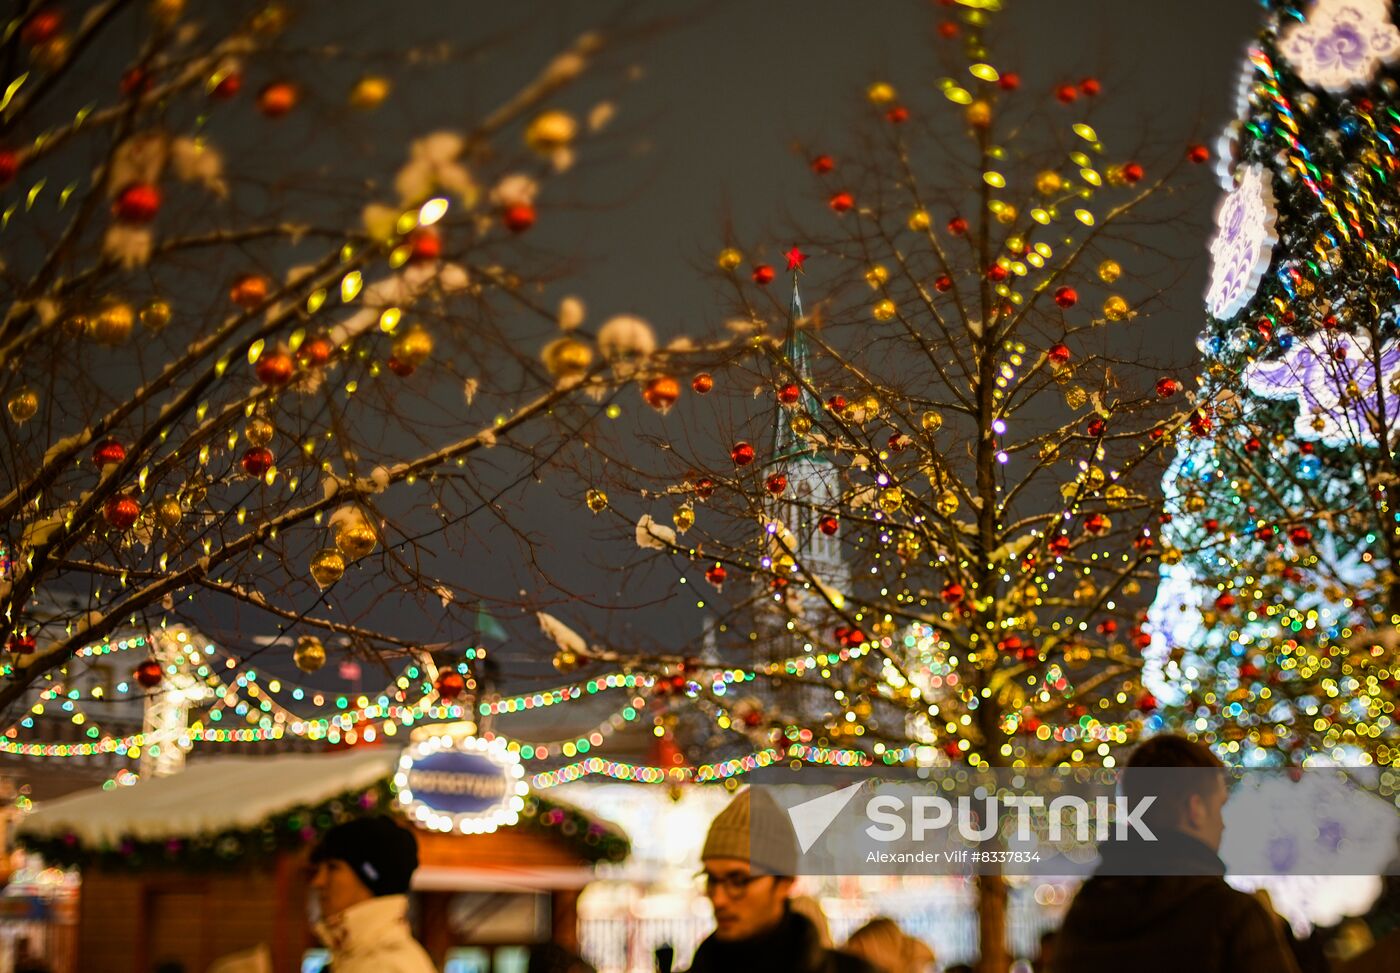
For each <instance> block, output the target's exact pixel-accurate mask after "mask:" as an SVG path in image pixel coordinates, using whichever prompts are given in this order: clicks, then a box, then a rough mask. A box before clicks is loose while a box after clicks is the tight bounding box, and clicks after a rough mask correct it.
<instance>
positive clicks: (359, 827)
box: [311, 817, 437, 973]
mask: <svg viewBox="0 0 1400 973" xmlns="http://www.w3.org/2000/svg"><path fill="white" fill-rule="evenodd" d="M311 861H312V863H313V865H314V866H315V873H314V875H313V876H312V880H311V888H312V889H313V890H314V891H315V893H316V897H317V900H318V901H319V903H320V907H321V916H322V919H321V921H320V922H319V923H317V925H316V935H317V936H318V937H320V939H321V942H322V943H324V944H325V946H326V948H327V949H329V950H330V953H331V970H332V971H333V973H437V968H436V967H435V966H433V963H432V960H430V959H429V958H428V954H427V953H426V952H425V951H424V950H423V947H422V946H420V945H419V944H418V942H417V940H415V939H414V938H413V931H412V930H411V929H410V928H409V925H408V895H407V893H408V885H409V880H410V879H411V878H412V877H413V872H414V871H415V870H416V869H417V868H418V843H417V842H416V841H415V840H414V838H413V833H412V832H411V831H409V830H408V829H407V828H405V827H403V826H402V825H400V824H398V823H397V822H395V821H394V820H393V819H392V818H388V817H368V818H357V819H355V820H353V821H347V822H345V823H344V824H340V825H336V826H335V827H334V828H331V829H330V830H329V831H327V832H326V834H325V836H324V837H323V838H322V839H321V842H320V844H318V845H317V846H316V847H315V848H314V849H313V850H312V852H311Z"/></svg>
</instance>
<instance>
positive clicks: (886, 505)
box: [880, 486, 904, 514]
mask: <svg viewBox="0 0 1400 973" xmlns="http://www.w3.org/2000/svg"><path fill="white" fill-rule="evenodd" d="M902 506H904V491H903V490H901V489H900V488H899V487H897V486H888V487H885V488H884V489H883V490H881V491H880V509H881V510H883V511H884V512H885V513H887V514H892V513H895V512H896V511H898V510H899V508H900V507H902Z"/></svg>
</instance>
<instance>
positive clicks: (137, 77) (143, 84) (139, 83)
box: [117, 68, 151, 96]
mask: <svg viewBox="0 0 1400 973" xmlns="http://www.w3.org/2000/svg"><path fill="white" fill-rule="evenodd" d="M117 90H119V91H120V92H121V93H122V94H123V95H126V96H131V95H135V94H141V93H144V92H147V91H150V90H151V75H150V73H149V72H147V71H145V70H144V69H142V68H127V69H126V70H125V71H123V72H122V79H121V81H120V82H119V83H118V84H117Z"/></svg>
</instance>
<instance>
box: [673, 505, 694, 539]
mask: <svg viewBox="0 0 1400 973" xmlns="http://www.w3.org/2000/svg"><path fill="white" fill-rule="evenodd" d="M671 523H673V524H675V525H676V532H677V533H680V534H684V533H685V532H686V531H688V530H690V528H692V527H694V526H695V508H694V507H681V508H680V509H679V510H677V511H676V512H675V513H673V514H672V515H671Z"/></svg>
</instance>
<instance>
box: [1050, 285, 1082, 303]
mask: <svg viewBox="0 0 1400 973" xmlns="http://www.w3.org/2000/svg"><path fill="white" fill-rule="evenodd" d="M1055 303H1056V304H1058V305H1060V307H1074V305H1076V304H1078V303H1079V292H1078V291H1076V290H1075V289H1074V288H1073V287H1057V288H1055Z"/></svg>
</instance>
